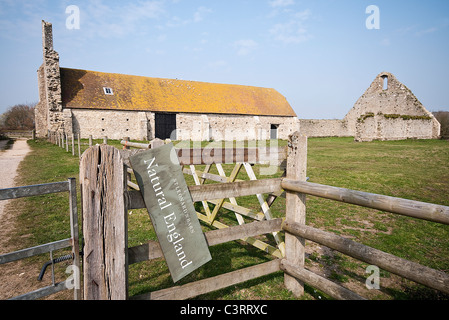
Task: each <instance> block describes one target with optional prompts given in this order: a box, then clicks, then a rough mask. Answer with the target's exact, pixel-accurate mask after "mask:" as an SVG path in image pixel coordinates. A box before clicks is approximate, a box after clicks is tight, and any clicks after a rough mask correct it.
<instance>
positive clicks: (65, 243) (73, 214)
mask: <svg viewBox="0 0 449 320" xmlns="http://www.w3.org/2000/svg"><path fill="white" fill-rule="evenodd" d="M59 192H68V193H69V202H70V233H71V238H68V239H63V240H59V241H55V242H50V243H46V244H42V245H39V246H36V247H32V248H26V249H22V250H19V251H15V252H11V253H7V254H3V255H0V264H5V263H9V262H13V261H17V260H21V259H25V258H30V257H33V256H36V255H40V254H44V253H50V258H51V259H50V260H51V261H52V264H53V257H52V252H53V251H55V250H59V249H64V248H68V247H71V248H72V258H73V262H72V266H73V268H74V269H75V270H73V277H71V278H70V279H67V280H66V281H62V282H59V283H55V280H54V276H53V277H52V285H51V286H47V287H44V288H40V289H37V290H35V291H32V292H28V293H25V294H23V295H20V296H17V297H14V298H12V299H13V300H31V299H39V298H43V297H46V296H49V295H52V294H54V293H57V292H59V291H62V290H66V289H68V288H69V289H73V290H74V291H73V295H74V299H75V300H79V299H81V280H80V274H79V272H80V271H79V270H80V254H79V237H78V209H77V196H76V180H75V179H74V178H70V179H68V180H67V181H63V182H54V183H47V184H41V185H32V186H23V187H16V188H9V189H0V200H8V199H17V198H23V197H32V196H38V195H45V194H51V193H59ZM52 267H53V266H52ZM52 269H53V268H52ZM52 271H53V270H52Z"/></svg>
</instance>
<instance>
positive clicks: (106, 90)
mask: <svg viewBox="0 0 449 320" xmlns="http://www.w3.org/2000/svg"><path fill="white" fill-rule="evenodd" d="M103 91H104V94H106V95H108V96H112V95H114V92H113V91H112V88H107V87H103Z"/></svg>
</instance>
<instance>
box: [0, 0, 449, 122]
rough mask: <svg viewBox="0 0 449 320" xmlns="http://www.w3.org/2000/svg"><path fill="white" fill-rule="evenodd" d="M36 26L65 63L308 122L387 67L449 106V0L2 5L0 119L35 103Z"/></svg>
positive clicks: (351, 99) (422, 95) (435, 103)
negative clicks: (183, 84)
mask: <svg viewBox="0 0 449 320" xmlns="http://www.w3.org/2000/svg"><path fill="white" fill-rule="evenodd" d="M69 5H75V6H77V7H78V8H79V13H80V23H79V29H68V28H67V25H66V21H67V19H68V18H69V16H70V13H66V8H67V7H68V6H69ZM369 5H375V6H377V7H378V8H379V10H380V15H379V22H380V25H379V27H380V28H379V29H368V28H367V27H366V20H367V19H369V18H370V16H371V14H367V13H366V9H367V7H368V6H369ZM41 20H46V21H49V22H51V23H52V24H53V36H54V47H55V50H56V51H58V52H59V54H60V65H61V67H67V68H78V69H87V70H95V71H102V72H114V73H124V74H132V75H142V76H148V77H160V78H178V79H184V80H195V81H205V82H217V83H230V84H242V85H253V86H260V87H269V88H274V89H276V90H278V91H279V92H280V93H282V94H283V95H284V96H285V97H286V98H287V100H288V101H289V102H290V104H291V105H292V107H293V108H294V110H295V111H296V113H297V115H298V117H299V118H308V119H314V118H315V119H341V118H343V117H344V116H345V114H346V113H347V112H348V111H349V110H350V109H351V108H352V106H353V105H354V103H355V102H356V100H357V99H358V98H359V97H360V96H361V95H362V94H363V93H364V91H365V90H366V89H367V88H368V87H369V85H370V84H371V82H372V81H373V80H374V78H375V77H376V76H377V75H378V74H379V73H381V72H383V71H388V72H392V73H393V74H395V75H396V77H397V78H398V80H399V81H401V82H402V83H404V84H405V85H406V86H407V87H408V88H410V89H411V90H412V91H413V92H414V93H415V95H416V96H417V97H418V99H419V100H420V101H421V102H422V103H423V104H424V105H425V106H426V108H427V109H428V110H430V111H438V110H446V111H449V63H448V57H449V50H448V49H449V1H447V0H427V1H423V0H422V1H414V0H407V1H406V0H389V1H386V0H369V1H366V0H339V1H337V0H313V1H312V0H308V1H307V0H226V1H225V0H151V1H111V0H109V1H106V0H94V1H76V0H70V1H49V0H33V1H25V0H23V1H21V0H0V48H1V50H0V70H1V73H0V113H3V112H4V111H5V110H6V109H7V108H8V107H10V106H13V105H15V104H18V103H26V102H37V101H38V89H37V76H36V70H37V69H38V67H39V66H40V64H41V63H42V48H41V43H42V39H41ZM69 22H70V21H69Z"/></svg>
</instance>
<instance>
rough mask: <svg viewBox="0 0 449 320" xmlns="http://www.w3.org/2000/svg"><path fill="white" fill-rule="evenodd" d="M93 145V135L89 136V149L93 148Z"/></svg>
mask: <svg viewBox="0 0 449 320" xmlns="http://www.w3.org/2000/svg"><path fill="white" fill-rule="evenodd" d="M93 145H94V142H93V138H92V135H91V134H90V135H89V147H92V146H93Z"/></svg>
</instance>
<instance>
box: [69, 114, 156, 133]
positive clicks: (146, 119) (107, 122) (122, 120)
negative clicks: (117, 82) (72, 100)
mask: <svg viewBox="0 0 449 320" xmlns="http://www.w3.org/2000/svg"><path fill="white" fill-rule="evenodd" d="M67 110H70V114H71V117H70V122H71V127H72V130H73V132H74V133H76V134H78V133H80V134H81V138H82V139H86V138H88V137H89V135H92V136H93V137H94V138H101V137H104V136H107V137H108V138H110V139H117V140H118V139H123V138H124V137H130V138H131V139H135V140H150V139H152V138H154V132H153V130H152V128H154V117H153V115H152V114H151V112H136V111H111V110H85V109H65V110H64V111H65V112H67ZM67 120H69V119H68V117H67ZM67 122H69V121H67ZM151 122H153V126H152V125H151ZM67 129H69V126H67Z"/></svg>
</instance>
